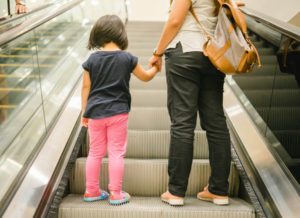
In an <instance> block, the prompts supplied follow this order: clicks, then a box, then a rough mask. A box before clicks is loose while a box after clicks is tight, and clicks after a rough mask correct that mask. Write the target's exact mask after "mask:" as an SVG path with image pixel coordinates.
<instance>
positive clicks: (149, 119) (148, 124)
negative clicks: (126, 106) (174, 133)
mask: <svg viewBox="0 0 300 218" xmlns="http://www.w3.org/2000/svg"><path fill="white" fill-rule="evenodd" d="M170 123H171V122H170V118H169V114H168V110H167V108H165V107H134V108H131V111H130V113H129V124H128V128H129V129H135V130H137V129H138V130H168V129H170ZM196 129H200V125H199V119H197V125H196Z"/></svg>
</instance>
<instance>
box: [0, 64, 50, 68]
mask: <svg viewBox="0 0 300 218" xmlns="http://www.w3.org/2000/svg"><path fill="white" fill-rule="evenodd" d="M54 66H55V65H53V64H40V65H39V67H41V68H51V67H54ZM0 67H31V68H34V67H38V66H33V64H0Z"/></svg>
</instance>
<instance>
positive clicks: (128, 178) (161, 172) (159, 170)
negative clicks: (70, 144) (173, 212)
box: [70, 158, 239, 197]
mask: <svg viewBox="0 0 300 218" xmlns="http://www.w3.org/2000/svg"><path fill="white" fill-rule="evenodd" d="M85 166H86V158H78V159H77V160H76V163H75V166H74V168H73V170H72V173H71V176H70V191H71V193H72V194H83V193H84V191H85V170H86V168H85ZM230 170H231V173H230V175H229V179H228V181H229V194H230V196H234V197H236V196H237V193H238V188H239V175H238V173H237V171H236V170H235V167H234V164H233V163H232V164H231V169H230ZM209 175H210V166H209V161H208V160H200V159H195V160H193V165H192V169H191V174H190V178H189V184H188V188H187V192H186V195H187V196H196V194H197V193H198V192H199V191H201V190H203V188H204V187H205V186H206V185H207V183H208V179H209ZM108 180H109V175H108V159H107V158H103V161H102V164H101V169H100V175H99V186H100V187H101V188H103V189H104V190H108V188H107V186H108ZM167 184H168V160H167V159H148V160H147V159H124V177H123V183H122V189H123V190H124V191H127V192H128V193H130V194H131V195H136V196H157V197H158V196H160V195H161V194H162V193H163V192H164V191H166V190H167Z"/></svg>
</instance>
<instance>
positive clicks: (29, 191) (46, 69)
mask: <svg viewBox="0 0 300 218" xmlns="http://www.w3.org/2000/svg"><path fill="white" fill-rule="evenodd" d="M90 4H92V5H94V7H95V8H93V10H92V11H91V10H90V9H91V5H90ZM98 4H100V6H99V5H98ZM98 4H97V5H98V6H97V7H96V6H95V1H80V0H77V1H66V2H63V3H58V4H57V5H55V4H54V6H53V7H49V8H47V9H44V10H46V11H43V13H42V15H41V14H38V15H37V16H36V17H35V16H33V15H32V16H33V18H30V19H28V21H27V23H26V20H25V21H24V23H21V25H24V26H25V25H29V24H31V23H34V22H33V20H32V19H34V21H35V22H38V21H39V20H43V22H42V23H36V26H35V27H34V28H32V29H31V30H28V31H27V32H26V33H24V34H20V35H19V36H15V37H13V38H12V39H11V40H10V41H5V40H3V38H1V37H0V39H2V40H3V41H0V42H1V51H0V69H1V72H0V85H1V87H0V110H1V115H2V117H3V119H2V122H1V121H0V122H1V124H0V139H1V140H0V141H1V146H0V181H1V185H2V187H1V188H0V196H1V198H0V199H1V201H0V216H3V217H33V216H34V217H72V218H73V217H74V218H76V217H130V218H131V217H151V218H152V217H237V218H240V217H245V218H246V217H296V216H295V214H298V212H299V209H297V207H295V204H297V202H293V201H292V200H295V199H296V200H297V199H298V200H299V187H298V186H299V184H298V182H297V180H296V179H297V178H298V177H297V175H299V173H298V172H299V171H297V170H298V169H299V168H298V167H299V165H297V164H298V159H299V156H298V153H297V152H299V149H297V145H299V129H300V128H299V126H298V125H299V123H300V121H299V102H300V101H299V100H300V99H299V89H298V87H297V84H296V83H295V79H294V77H293V75H291V74H282V73H280V72H279V71H278V67H277V60H276V57H275V52H276V49H278V47H276V46H275V45H274V43H273V41H272V40H270V41H272V43H270V42H269V41H268V37H267V38H265V37H263V36H264V34H260V31H257V26H256V25H252V26H251V25H250V26H249V29H250V31H251V39H252V41H253V42H254V44H255V45H256V47H257V48H258V51H259V53H260V55H261V57H262V63H263V69H255V70H254V71H253V72H252V73H251V74H249V75H241V76H233V77H231V76H229V77H228V78H227V81H226V85H225V92H224V108H225V112H226V115H227V119H228V126H229V129H230V131H231V136H232V154H233V160H232V165H231V174H230V177H229V184H230V187H229V193H230V197H231V198H230V205H229V206H226V207H221V206H216V205H213V204H211V203H207V202H202V201H199V200H197V199H196V197H195V196H196V193H197V192H199V191H201V190H202V189H203V187H204V186H205V185H206V183H207V181H208V176H209V173H210V170H209V162H208V147H207V140H206V134H205V131H203V130H201V128H200V125H199V122H198V123H197V127H196V131H195V147H194V161H193V167H192V171H191V176H190V181H189V186H188V191H187V198H186V202H185V206H184V207H180V208H177V207H175V208H174V207H170V206H169V205H165V204H163V203H161V201H160V199H159V196H160V194H161V193H163V192H164V191H165V190H166V188H167V157H168V146H169V138H170V135H169V134H170V133H169V126H170V121H169V116H168V112H167V108H166V77H165V69H164V68H163V69H162V72H161V73H159V74H157V76H156V77H155V78H154V79H153V80H152V81H150V82H149V83H143V82H141V81H139V80H138V79H137V78H135V77H134V76H133V77H132V78H131V82H130V87H131V94H132V109H131V112H130V118H129V132H128V150H127V154H126V159H125V172H124V179H123V189H124V190H125V191H127V192H129V193H130V194H131V195H132V196H133V197H132V201H131V202H130V203H129V204H126V205H122V206H120V207H114V206H110V205H109V204H108V202H107V201H98V202H92V203H87V202H83V200H82V195H83V193H84V191H85V190H84V189H85V161H86V156H87V154H88V150H89V147H88V145H89V141H88V133H87V130H86V129H85V128H82V127H81V126H80V88H81V87H80V86H81V73H82V69H81V63H82V62H83V61H84V60H85V59H86V58H87V57H88V55H89V53H88V51H87V50H86V49H85V47H86V43H87V39H88V34H89V30H90V28H91V25H92V24H93V22H94V21H95V19H97V18H98V17H99V16H101V15H102V14H106V13H115V14H119V15H120V16H121V17H122V19H123V20H124V22H125V21H126V16H124V14H126V7H125V1H123V0H120V1H113V3H112V1H109V0H107V1H101V2H99V3H98ZM57 11H60V12H59V13H57ZM45 17H48V18H47V19H45ZM248 19H250V18H248ZM251 22H254V21H253V19H252V20H251V21H248V23H251ZM163 25H164V24H163V23H161V22H127V24H126V28H127V32H128V37H129V48H128V50H129V51H130V52H131V53H132V54H133V55H135V56H137V57H138V58H139V62H140V63H141V64H142V65H143V67H144V68H147V65H148V59H149V57H150V55H151V54H152V51H153V48H154V47H155V46H156V43H157V42H158V40H159V36H160V33H161V31H162V28H163ZM0 27H1V23H0ZM20 29H21V28H20ZM254 30H255V31H254ZM5 33H6V32H4V34H5ZM233 101H236V102H238V104H239V105H238V106H237V104H232V102H233ZM3 111H4V112H3ZM237 115H239V117H238V116H237ZM241 116H243V117H241ZM4 118H5V119H4ZM244 119H245V122H244ZM246 121H247V122H248V123H249V125H248V124H247V123H246ZM239 125H240V126H239ZM243 126H246V128H243ZM242 131H245V132H242ZM252 136H255V138H251V137H252ZM245 138H246V140H244V139H245ZM249 142H250V144H249V145H247V143H249ZM256 142H258V143H256ZM260 142H262V145H261V144H259V143H260ZM251 143H252V144H251ZM253 143H255V144H253ZM255 146H257V147H255ZM262 146H263V147H262ZM254 148H255V150H251V149H254ZM260 152H263V153H264V154H263V157H262V155H261V154H260ZM276 152H277V153H276ZM278 152H279V153H278ZM272 158H273V159H274V161H273V159H272ZM270 159H272V161H273V162H272V161H271V160H270ZM262 161H263V162H262ZM107 163H108V160H107V158H105V159H104V160H103V164H102V166H101V171H100V186H101V187H102V188H104V189H105V190H107V184H108V170H107ZM262 163H263V164H262ZM269 163H272V164H271V165H272V166H273V168H274V169H276V170H277V169H278V168H276V167H279V169H280V170H282V172H283V174H280V176H281V177H282V179H281V180H279V181H278V184H275V183H272V182H273V181H272V178H273V177H274V178H277V177H276V176H277V175H275V173H274V174H272V176H269V175H270V174H269V173H270V171H269V168H268V167H269V165H268V164H269ZM288 169H290V171H291V172H289V171H288ZM277 171H278V170H277ZM293 173H294V174H293ZM273 175H274V176H273ZM282 175H283V176H282ZM293 175H294V176H293ZM271 177H272V178H271ZM294 177H295V178H294ZM4 178H5V179H4ZM269 178H270V179H269ZM266 179H267V180H266ZM268 179H269V180H268ZM270 184H272V185H270ZM284 184H288V185H286V186H288V187H285V188H282V185H284ZM290 184H291V185H290ZM280 188H282V189H284V190H287V188H289V189H288V191H287V192H286V193H288V194H289V193H290V192H289V191H290V190H293V192H294V194H295V195H296V197H295V195H294V196H292V195H288V196H284V197H286V198H287V199H290V200H291V201H287V202H282V201H281V200H282V199H281V198H282V195H281V192H280V190H279V191H278V193H275V190H277V189H280ZM297 193H298V195H297ZM274 196H275V197H274ZM287 208H288V209H289V211H288V212H286V210H287ZM295 208H296V209H295Z"/></svg>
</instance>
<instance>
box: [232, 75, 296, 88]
mask: <svg viewBox="0 0 300 218" xmlns="http://www.w3.org/2000/svg"><path fill="white" fill-rule="evenodd" d="M234 80H235V81H236V82H237V84H238V85H239V86H240V87H241V89H243V90H249V89H252V90H260V89H272V88H275V89H298V85H297V82H296V80H295V77H294V76H293V75H283V76H276V77H275V79H274V76H257V77H256V76H255V75H254V74H253V75H251V74H248V75H247V76H241V77H239V76H236V77H234ZM274 80H275V81H274Z"/></svg>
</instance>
